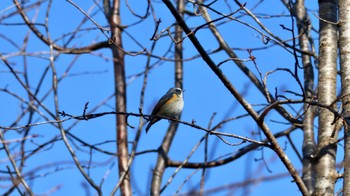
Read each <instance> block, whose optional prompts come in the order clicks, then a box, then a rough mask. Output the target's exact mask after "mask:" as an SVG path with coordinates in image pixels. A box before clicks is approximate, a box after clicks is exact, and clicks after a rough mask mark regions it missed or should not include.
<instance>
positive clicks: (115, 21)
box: [109, 0, 132, 195]
mask: <svg viewBox="0 0 350 196" xmlns="http://www.w3.org/2000/svg"><path fill="white" fill-rule="evenodd" d="M109 24H110V27H111V33H112V38H111V39H112V42H113V43H112V44H111V49H112V53H113V63H114V78H115V82H114V86H115V101H116V102H115V104H116V111H117V112H126V83H125V62H124V56H125V54H124V52H123V51H122V50H121V48H122V47H123V45H122V29H121V27H120V26H121V19H120V1H119V0H115V1H114V2H113V5H112V9H111V11H110V16H109ZM125 118H126V117H125V115H116V129H117V130H116V134H117V138H116V139H117V156H118V169H119V176H121V175H123V173H124V172H125V171H126V170H127V167H128V159H129V155H128V132H127V124H126V119H125ZM120 191H121V195H132V189H131V184H130V175H129V174H127V175H125V178H124V180H123V182H122V183H121V185H120Z"/></svg>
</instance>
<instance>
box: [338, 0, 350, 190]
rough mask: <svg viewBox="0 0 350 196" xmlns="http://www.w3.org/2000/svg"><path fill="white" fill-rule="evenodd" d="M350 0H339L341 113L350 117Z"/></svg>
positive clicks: (349, 185)
mask: <svg viewBox="0 0 350 196" xmlns="http://www.w3.org/2000/svg"><path fill="white" fill-rule="evenodd" d="M349 31H350V1H349V0H339V49H340V72H341V82H342V84H341V85H342V98H343V100H342V101H343V115H344V118H345V119H346V120H347V121H348V122H349V119H350V56H349V55H350V48H349V46H350V32H349ZM349 131H350V128H349V125H347V124H346V125H345V126H344V135H345V137H344V144H345V146H344V181H343V183H344V184H343V191H344V193H343V195H350V136H349Z"/></svg>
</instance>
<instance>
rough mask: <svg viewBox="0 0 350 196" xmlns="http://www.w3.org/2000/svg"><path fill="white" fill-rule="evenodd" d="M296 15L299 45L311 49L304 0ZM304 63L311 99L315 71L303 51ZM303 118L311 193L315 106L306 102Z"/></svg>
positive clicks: (306, 179)
mask: <svg viewBox="0 0 350 196" xmlns="http://www.w3.org/2000/svg"><path fill="white" fill-rule="evenodd" d="M295 17H296V19H297V27H298V35H301V36H300V38H299V46H300V50H302V51H309V50H310V41H309V39H310V27H311V24H310V22H311V21H310V18H309V16H308V15H307V12H306V9H305V5H304V0H298V1H296V3H295ZM302 65H303V71H304V92H305V99H306V100H311V99H313V96H314V90H313V89H314V71H313V67H312V64H311V57H310V56H309V55H307V54H305V53H302ZM304 110H305V114H304V119H303V131H304V140H303V147H302V150H303V176H302V178H303V181H304V183H305V186H306V187H307V188H308V190H309V193H310V194H311V193H312V192H313V190H314V187H315V171H314V167H313V164H312V156H313V155H314V154H315V151H316V143H315V139H314V137H315V133H314V118H315V114H314V106H311V105H309V104H304Z"/></svg>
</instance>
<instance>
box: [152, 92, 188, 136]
mask: <svg viewBox="0 0 350 196" xmlns="http://www.w3.org/2000/svg"><path fill="white" fill-rule="evenodd" d="M182 94H183V91H182V89H181V88H177V87H174V88H170V89H169V90H168V92H167V93H165V95H164V96H163V97H162V98H160V99H159V101H158V103H157V104H156V105H155V106H154V108H153V110H152V115H156V116H164V117H169V118H178V117H179V116H180V114H181V112H182V109H183V107H184V100H183V96H182ZM156 116H151V117H150V118H149V119H148V121H149V122H148V125H147V127H146V133H148V131H149V129H150V128H151V126H152V125H153V124H154V123H156V122H158V121H160V120H161V118H159V117H156Z"/></svg>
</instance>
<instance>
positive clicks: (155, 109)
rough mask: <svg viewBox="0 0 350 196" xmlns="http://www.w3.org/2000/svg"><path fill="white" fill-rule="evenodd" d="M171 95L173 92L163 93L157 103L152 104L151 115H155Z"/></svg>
mask: <svg viewBox="0 0 350 196" xmlns="http://www.w3.org/2000/svg"><path fill="white" fill-rule="evenodd" d="M173 95H175V94H170V93H167V94H165V95H164V96H163V97H162V98H160V99H159V101H158V103H157V104H156V106H154V108H153V110H152V115H157V114H158V112H159V111H160V108H161V107H162V106H163V105H164V104H165V103H166V102H167V101H169V100H170V99H171V98H172V97H173Z"/></svg>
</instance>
